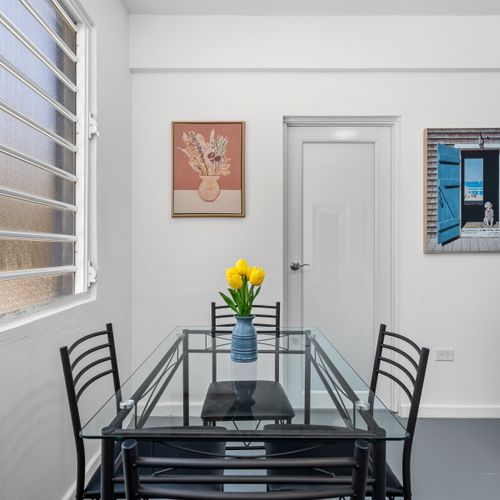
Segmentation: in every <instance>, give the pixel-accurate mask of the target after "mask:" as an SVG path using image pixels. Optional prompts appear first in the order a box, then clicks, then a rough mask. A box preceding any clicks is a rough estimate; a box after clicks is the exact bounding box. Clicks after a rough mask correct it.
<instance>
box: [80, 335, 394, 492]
mask: <svg viewBox="0 0 500 500" xmlns="http://www.w3.org/2000/svg"><path fill="white" fill-rule="evenodd" d="M192 335H204V336H205V347H204V348H201V349H200V348H192V347H190V345H189V339H190V336H192ZM294 335H304V336H305V337H306V342H305V343H304V348H303V349H293V348H292V347H290V341H289V340H290V338H291V337H293V336H294ZM286 337H288V338H287V339H286V343H285V346H281V345H280V343H281V341H283V340H284V338H286ZM270 340H275V342H274V345H273V344H270V343H269V341H270ZM228 342H230V338H229V336H228V335H227V334H223V335H213V334H212V333H211V332H210V331H209V330H202V329H199V330H198V329H196V330H195V329H184V330H183V331H182V334H180V335H179V336H178V338H177V339H176V340H175V341H174V343H173V345H172V346H171V347H170V348H169V349H168V351H167V352H166V353H165V354H164V355H163V356H162V358H161V360H160V361H159V362H158V363H157V364H156V366H154V367H153V368H152V370H151V372H150V373H149V375H148V376H147V377H146V378H145V380H144V381H143V382H142V383H141V385H140V386H139V387H138V389H137V390H136V391H135V392H134V394H133V395H132V396H131V398H130V399H131V400H133V401H134V403H137V402H138V401H142V400H145V404H144V407H143V409H142V412H141V414H140V415H138V414H137V406H135V405H132V406H130V405H122V406H121V407H120V409H119V410H118V411H117V415H116V417H115V418H114V419H113V420H112V421H111V422H110V423H109V425H108V426H107V427H105V428H103V429H102V436H101V449H102V456H101V498H102V500H113V490H114V487H113V480H112V478H113V476H114V470H115V457H114V449H115V442H116V441H122V440H125V439H131V438H136V439H140V440H163V441H167V440H169V439H172V440H175V441H182V440H186V441H187V440H193V439H196V437H198V436H199V434H197V433H196V432H193V430H191V431H190V427H189V358H190V355H192V354H197V353H203V354H207V353H211V354H212V379H213V380H216V373H217V360H216V356H217V354H222V353H229V352H230V349H229V348H228V345H229V344H228ZM265 346H267V347H271V349H269V348H263V347H265ZM261 347H262V348H261ZM258 352H259V354H261V355H264V354H267V355H269V354H272V355H274V356H275V379H276V380H277V381H279V356H280V354H282V353H286V354H287V355H288V354H291V355H295V354H297V355H304V359H305V367H304V368H305V369H304V387H305V391H304V424H309V423H310V418H311V372H312V369H313V368H314V369H315V370H316V373H317V374H318V376H319V377H320V379H321V381H322V383H323V384H324V386H325V389H326V390H327V392H328V394H329V396H330V398H331V399H332V401H333V403H334V404H335V406H336V408H337V410H338V411H339V414H340V415H341V417H342V419H343V420H344V422H345V423H346V426H347V428H351V429H352V432H349V431H347V432H346V431H345V430H344V429H343V432H342V433H341V434H339V435H338V436H337V435H335V434H332V433H331V432H329V433H328V434H327V435H326V434H324V433H321V432H311V433H310V434H309V433H308V434H307V436H291V435H286V434H279V435H271V436H270V434H269V432H266V431H263V430H239V431H233V430H224V431H220V430H217V428H214V427H207V431H208V429H210V431H209V432H206V433H204V434H203V439H211V440H218V441H220V440H221V439H223V440H225V441H227V442H241V441H249V442H256V441H257V442H262V441H266V440H267V441H272V440H291V439H294V440H295V439H297V440H298V441H300V440H301V439H302V440H307V441H308V442H310V441H316V442H321V441H325V440H328V441H333V440H337V439H338V440H341V439H343V440H346V439H347V440H356V439H359V438H362V439H365V440H367V441H369V442H371V444H372V453H371V456H372V462H373V474H374V482H373V486H372V488H373V498H374V499H375V500H384V499H385V492H386V438H385V431H384V430H383V429H381V428H380V427H378V425H377V424H376V422H375V420H374V419H373V415H372V407H373V405H369V408H367V409H364V408H363V407H362V406H361V407H360V406H356V405H357V403H358V402H359V398H358V397H357V395H356V394H355V392H354V391H353V390H352V388H351V387H350V386H349V384H348V383H347V381H346V380H345V378H344V377H343V376H342V374H341V373H340V371H339V370H338V369H337V368H336V367H335V365H334V364H333V363H332V361H331V360H330V359H329V357H328V356H327V354H326V353H325V351H324V350H323V348H322V346H321V345H320V344H319V342H318V341H317V340H316V338H315V336H314V335H311V332H310V331H309V330H299V331H297V330H290V331H287V330H282V331H280V332H279V333H278V335H276V334H269V333H267V332H266V333H262V334H261V335H259V350H258ZM179 368H182V385H183V401H182V421H183V426H185V427H182V428H176V429H172V428H164V429H158V428H142V427H143V425H144V424H145V422H146V421H147V419H148V418H149V416H150V415H151V412H152V411H153V409H154V408H155V405H156V404H157V403H158V401H159V400H160V398H161V396H162V394H163V392H164V391H165V389H166V388H167V386H168V384H169V383H170V381H171V380H172V378H173V376H174V374H175V373H176V372H177V370H178V369H179ZM342 395H343V396H347V398H348V399H349V400H350V401H351V402H352V404H353V407H355V408H356V410H357V411H358V413H359V415H361V417H362V418H363V419H364V421H365V423H366V426H367V429H368V430H367V431H361V430H357V429H355V420H354V421H353V420H352V419H351V416H350V414H349V411H348V409H347V407H346V406H345V403H344V399H343V398H342V397H341V396H342ZM370 397H371V400H372V401H373V395H370ZM132 410H134V415H133V418H134V427H135V428H122V426H123V423H124V421H125V420H126V419H127V417H129V416H130V412H131V411H132ZM352 415H353V418H354V419H355V418H356V411H353V412H352ZM198 432H199V429H198ZM84 437H85V436H84Z"/></svg>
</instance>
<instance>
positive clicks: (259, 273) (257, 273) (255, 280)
mask: <svg viewBox="0 0 500 500" xmlns="http://www.w3.org/2000/svg"><path fill="white" fill-rule="evenodd" d="M265 275H266V273H265V272H264V269H262V268H261V267H254V268H253V269H252V272H251V273H250V283H252V285H254V286H260V285H262V282H263V281H264V277H265Z"/></svg>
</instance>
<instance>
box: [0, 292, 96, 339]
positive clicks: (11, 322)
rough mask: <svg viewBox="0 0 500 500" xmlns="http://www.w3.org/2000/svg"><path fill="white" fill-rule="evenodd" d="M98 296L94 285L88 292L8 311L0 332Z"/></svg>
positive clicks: (62, 310)
mask: <svg viewBox="0 0 500 500" xmlns="http://www.w3.org/2000/svg"><path fill="white" fill-rule="evenodd" d="M96 297H97V290H96V287H95V286H93V287H92V288H91V289H90V290H88V291H87V292H83V293H79V294H78V295H71V296H70V297H64V298H60V299H56V300H54V301H52V302H48V303H47V304H42V305H39V306H33V307H30V308H27V309H22V310H21V311H15V312H12V313H7V314H6V315H5V316H3V317H2V318H0V334H1V333H2V332H6V331H9V330H13V329H15V328H19V327H22V326H24V325H28V324H30V323H33V322H36V321H40V320H42V319H44V318H49V317H50V316H54V315H56V314H60V313H62V312H65V311H68V310H69V309H73V308H75V307H80V306H82V305H84V304H87V303H89V302H93V301H95V300H96Z"/></svg>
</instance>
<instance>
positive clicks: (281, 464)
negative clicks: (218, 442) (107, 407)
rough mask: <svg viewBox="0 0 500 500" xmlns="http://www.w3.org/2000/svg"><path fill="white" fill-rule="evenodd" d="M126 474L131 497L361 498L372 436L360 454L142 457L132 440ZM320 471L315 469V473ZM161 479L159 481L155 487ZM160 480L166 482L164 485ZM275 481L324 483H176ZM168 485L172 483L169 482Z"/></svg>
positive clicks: (126, 450) (359, 446) (125, 449)
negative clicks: (142, 471)
mask: <svg viewBox="0 0 500 500" xmlns="http://www.w3.org/2000/svg"><path fill="white" fill-rule="evenodd" d="M122 458H123V474H124V480H125V495H126V497H125V498H126V499H127V500H136V499H138V498H171V499H174V500H175V499H196V500H213V499H217V500H223V499H235V498H238V500H259V499H260V498H262V499H263V500H269V499H276V500H277V499H280V500H285V499H286V500H313V499H321V498H323V499H326V498H342V497H353V498H356V500H364V499H365V491H366V479H367V473H368V458H369V445H368V443H367V442H366V441H356V443H355V447H354V456H350V457H340V458H339V457H335V458H309V459H303V458H264V457H253V458H241V457H238V458H175V457H174V458H165V457H161V458H152V457H142V456H138V453H137V442H136V441H135V440H128V441H125V442H124V443H123V444H122ZM139 467H141V468H142V467H151V468H152V469H169V475H168V476H165V475H164V476H159V475H154V474H153V475H151V476H143V475H141V476H139V473H138V469H139ZM304 467H307V468H309V469H310V470H311V472H312V473H311V475H310V476H304V475H300V477H299V476H297V475H294V474H293V471H294V469H304ZM326 467H339V468H348V469H350V470H351V471H352V474H351V475H350V476H335V477H332V476H331V475H330V474H325V475H323V476H322V475H318V474H317V470H318V469H324V468H326ZM269 468H272V469H280V470H283V471H284V473H283V475H273V476H266V475H262V474H238V473H237V474H235V475H233V474H231V475H225V474H224V475H213V474H212V475H209V474H199V473H198V474H189V475H187V474H178V475H176V474H175V473H172V471H171V470H170V469H184V470H186V469H198V470H206V471H207V472H208V471H210V470H215V469H225V470H227V469H232V470H235V469H237V470H240V471H241V470H245V471H246V470H249V471H255V470H262V469H269ZM313 472H314V473H313ZM155 483H156V486H155ZM158 483H163V487H159V486H158ZM186 483H188V484H193V485H195V484H210V483H216V484H269V483H285V484H286V483H295V484H297V483H299V484H306V485H307V484H314V485H316V486H317V485H323V486H320V487H319V488H309V489H301V490H297V491H265V492H255V491H253V492H250V491H249V492H239V493H231V492H217V491H210V490H208V489H207V490H200V489H199V488H197V489H193V490H186V489H185V488H184V489H183V490H182V491H180V490H179V489H176V488H175V485H179V484H186ZM165 484H167V486H166V487H165Z"/></svg>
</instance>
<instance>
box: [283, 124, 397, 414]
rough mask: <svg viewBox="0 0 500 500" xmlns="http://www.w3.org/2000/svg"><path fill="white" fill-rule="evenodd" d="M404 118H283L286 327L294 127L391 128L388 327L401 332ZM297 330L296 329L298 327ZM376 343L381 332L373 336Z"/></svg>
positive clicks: (393, 398) (394, 391)
mask: <svg viewBox="0 0 500 500" xmlns="http://www.w3.org/2000/svg"><path fill="white" fill-rule="evenodd" d="M400 125H401V117H400V116H284V117H283V308H282V311H283V324H284V325H285V326H294V325H289V323H288V317H289V316H288V266H289V264H290V256H289V253H288V243H287V242H288V222H289V221H288V205H289V200H288V181H289V166H288V135H289V128H290V127H387V128H388V129H389V131H390V137H391V148H390V149H391V162H390V167H389V170H390V194H391V200H390V213H391V218H390V222H389V231H390V242H389V244H390V248H391V258H390V262H391V266H390V267H391V269H390V273H391V276H390V280H389V282H390V290H389V291H388V293H389V304H390V311H391V312H390V314H389V318H387V326H388V328H389V329H390V330H394V331H398V330H399V314H398V311H399V304H398V300H399V299H398V297H399V252H398V242H399V239H398V213H397V210H396V207H397V206H398V190H397V186H398V180H399V179H398V171H399V157H400V141H399V137H400ZM295 326H296V325H295ZM373 335H374V338H375V343H376V338H377V335H378V329H375V331H374V332H373ZM395 385H396V384H394V383H392V382H391V389H390V394H389V399H390V401H389V402H388V403H389V406H390V407H391V409H392V410H396V411H401V404H400V403H401V397H400V391H399V390H397V388H396V387H395Z"/></svg>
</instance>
